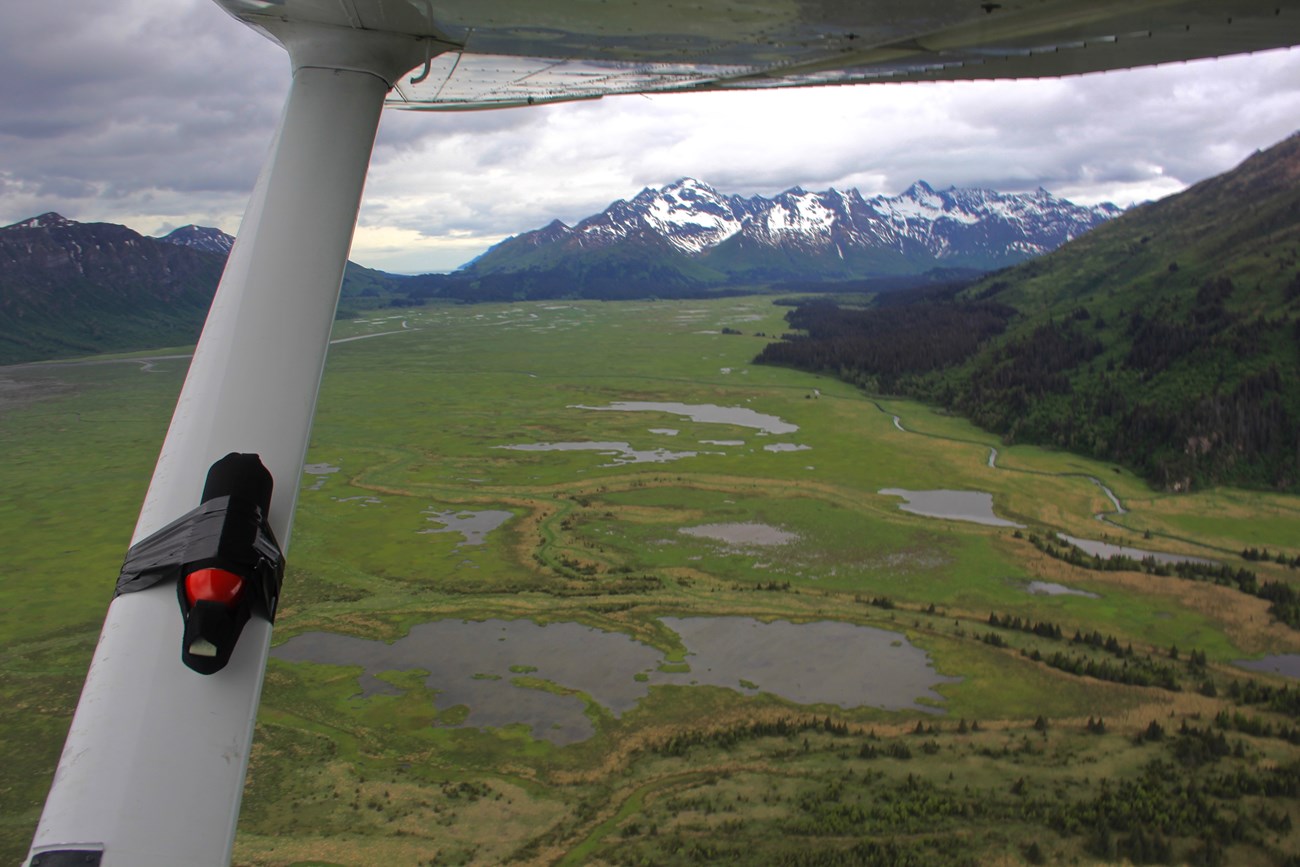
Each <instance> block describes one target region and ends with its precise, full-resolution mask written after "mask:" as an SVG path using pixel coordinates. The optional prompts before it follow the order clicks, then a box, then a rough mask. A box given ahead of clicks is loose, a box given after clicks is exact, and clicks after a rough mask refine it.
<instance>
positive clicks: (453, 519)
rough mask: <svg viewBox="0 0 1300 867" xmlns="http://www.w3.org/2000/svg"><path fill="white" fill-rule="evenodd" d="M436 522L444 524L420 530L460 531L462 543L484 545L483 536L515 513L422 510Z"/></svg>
mask: <svg viewBox="0 0 1300 867" xmlns="http://www.w3.org/2000/svg"><path fill="white" fill-rule="evenodd" d="M420 514H422V515H424V516H425V517H427V518H428V520H429V521H431V522H432V523H434V524H442V525H443V526H442V527H440V528H438V529H429V530H418V531H416V532H418V533H420V534H425V533H460V534H461V536H462V537H463V541H461V542H460V544H458V545H457V546H456V547H457V548H459V547H460V546H461V545H482V544H483V537H484V536H486V535H487V534H488V533H490V532H492V531H493V530H495V529H496V528H497V527H500V526H501V525H502V524H504V523H505V522H506V521H509V520H510V519H511V518H512V517H514V514H513V513H512V512H507V511H504V510H501V509H487V510H484V511H482V512H469V511H465V510H461V511H455V510H452V511H447V512H438V511H433V510H430V511H427V512H421V513H420Z"/></svg>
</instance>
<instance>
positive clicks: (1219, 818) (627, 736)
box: [0, 297, 1300, 867]
mask: <svg viewBox="0 0 1300 867" xmlns="http://www.w3.org/2000/svg"><path fill="white" fill-rule="evenodd" d="M783 312H784V308H781V307H776V306H774V305H772V304H771V303H770V300H769V299H765V298H761V297H752V298H729V299H719V300H711V301H691V302H689V303H678V302H626V303H608V302H605V303H601V302H572V303H565V304H550V305H541V304H516V305H501V306H478V307H456V306H446V307H441V306H430V307H426V308H421V309H416V310H410V311H403V312H401V313H400V314H398V315H399V316H400V319H399V320H398V321H401V322H402V323H403V326H404V329H403V330H402V331H401V332H397V333H393V334H390V333H389V332H392V328H393V320H392V319H391V315H390V314H386V315H385V316H384V317H382V318H380V317H376V318H374V319H369V320H364V321H355V322H340V323H338V324H337V326H336V337H337V338H339V339H340V340H348V342H340V343H337V344H336V345H335V347H334V348H333V350H332V351H331V355H330V360H329V364H328V367H327V370H326V375H325V379H324V385H323V389H322V393H321V396H320V401H319V404H318V406H319V409H318V414H317V420H316V425H315V428H314V431H313V436H312V444H311V450H310V453H309V459H308V462H309V466H308V467H307V468H305V472H304V476H303V478H302V479H301V480H300V481H296V483H298V484H299V485H300V498H299V507H298V512H297V517H296V523H295V528H294V534H293V540H292V547H291V550H290V551H289V563H290V567H289V574H288V576H287V579H286V582H285V589H284V596H283V599H282V607H281V610H280V614H279V617H278V620H277V624H276V631H275V643H276V648H275V656H274V658H273V659H272V662H271V664H270V667H269V669H268V673H267V681H266V687H265V690H264V693H263V701H262V707H261V711H260V715H259V718H258V728H257V738H256V741H255V746H254V752H253V756H252V759H251V762H250V772H249V782H248V786H247V790H246V793H245V797H244V812H243V816H242V818H241V824H240V831H239V835H238V838H237V841H236V850H235V851H236V859H235V860H236V863H237V864H241V865H257V867H263V865H266V867H269V865H307V864H320V863H329V864H393V863H401V864H421V863H423V864H428V863H437V864H497V863H504V862H513V863H520V864H539V865H540V864H561V863H570V864H602V863H603V864H638V863H652V864H693V863H699V864H711V863H746V864H748V863H754V864H757V863H772V862H773V861H774V860H776V861H781V860H782V859H783V860H784V862H785V863H790V864H809V865H811V864H815V863H831V862H832V861H833V859H835V858H840V859H841V860H840V862H838V863H857V862H865V863H872V861H873V858H874V861H875V862H876V863H882V862H883V863H889V862H888V861H887V860H886V859H885V856H884V855H881V854H880V853H888V852H893V853H894V856H896V859H895V860H897V861H900V862H901V861H903V860H904V859H906V858H911V859H913V860H915V861H917V862H918V863H920V862H923V863H935V864H944V863H953V864H964V863H981V862H999V863H1017V862H1018V861H1019V860H1022V859H1023V858H1024V857H1025V856H1024V853H1025V852H1026V851H1028V847H1029V846H1030V844H1031V843H1033V844H1036V845H1037V846H1038V851H1040V852H1041V853H1043V855H1044V856H1045V857H1046V858H1048V860H1052V861H1067V862H1070V861H1078V862H1079V863H1095V862H1098V861H1100V862H1105V861H1108V860H1109V861H1114V860H1117V859H1119V858H1121V857H1128V858H1130V859H1132V858H1134V857H1136V855H1135V853H1136V852H1137V848H1135V847H1138V846H1139V845H1147V843H1146V842H1144V841H1146V840H1147V837H1141V838H1139V836H1138V832H1139V831H1140V832H1141V833H1142V834H1144V835H1148V836H1149V835H1151V834H1158V835H1159V836H1160V839H1161V840H1162V841H1164V845H1167V846H1168V847H1169V848H1168V850H1167V851H1168V853H1169V854H1168V857H1167V858H1166V860H1167V861H1188V860H1194V859H1203V863H1211V862H1212V861H1213V858H1214V857H1219V858H1221V859H1226V860H1221V861H1220V863H1246V862H1251V863H1265V864H1268V863H1277V864H1282V863H1284V862H1285V860H1286V858H1288V857H1290V856H1293V855H1296V854H1300V834H1298V833H1297V832H1296V831H1294V830H1292V828H1293V827H1294V823H1295V822H1300V807H1298V804H1300V794H1298V793H1300V783H1297V782H1296V780H1297V777H1300V747H1297V745H1296V744H1297V743H1298V742H1300V737H1297V736H1296V735H1295V731H1296V726H1297V707H1296V703H1295V702H1294V700H1293V699H1294V691H1293V690H1283V686H1284V685H1287V684H1289V683H1290V681H1289V680H1288V679H1287V678H1286V677H1284V676H1282V675H1280V674H1278V673H1276V672H1275V671H1270V670H1266V671H1258V672H1252V671H1248V670H1246V669H1245V668H1242V667H1241V666H1239V665H1238V662H1239V661H1241V660H1260V661H1261V662H1262V663H1263V664H1264V665H1265V666H1266V667H1267V666H1269V665H1272V666H1273V667H1274V668H1276V666H1277V663H1276V662H1271V661H1268V660H1261V659H1260V658H1261V657H1265V656H1266V655H1267V656H1276V657H1285V658H1291V657H1288V655H1289V654H1297V653H1300V639H1298V636H1300V632H1297V631H1296V630H1294V629H1292V628H1291V627H1288V626H1287V625H1285V624H1284V623H1281V622H1278V620H1277V618H1276V617H1274V616H1272V615H1271V614H1270V603H1269V601H1267V600H1266V599H1264V598H1260V597H1258V596H1255V595H1249V594H1246V593H1244V592H1240V591H1239V590H1238V589H1237V588H1236V587H1234V586H1227V585H1220V584H1216V583H1215V582H1213V581H1194V580H1188V579H1184V578H1179V577H1177V576H1176V575H1153V574H1146V573H1141V572H1119V571H1099V570H1092V569H1086V568H1082V567H1079V566H1076V565H1072V564H1070V563H1068V562H1065V561H1063V560H1061V559H1057V558H1053V557H1051V556H1048V555H1046V554H1045V553H1044V552H1043V551H1042V550H1040V549H1039V548H1037V547H1035V546H1034V545H1032V544H1031V543H1030V541H1029V540H1028V538H1027V536H1028V535H1029V534H1033V533H1037V534H1040V535H1045V534H1047V533H1056V534H1069V535H1072V536H1074V537H1076V538H1080V539H1086V538H1090V537H1097V536H1101V535H1103V533H1104V535H1105V537H1106V538H1107V540H1108V542H1109V543H1111V544H1115V545H1123V546H1125V547H1129V548H1134V547H1138V548H1141V549H1143V550H1149V551H1153V552H1159V553H1161V554H1164V555H1168V556H1173V557H1180V556H1194V557H1202V558H1205V559H1213V560H1214V561H1215V562H1219V563H1223V564H1225V565H1229V566H1231V567H1233V568H1234V569H1236V568H1242V569H1246V568H1249V569H1250V570H1252V571H1254V572H1255V573H1257V575H1258V580H1259V582H1261V583H1263V582H1278V583H1279V584H1284V585H1287V586H1290V585H1294V584H1296V583H1297V575H1296V573H1295V571H1294V570H1290V569H1287V568H1286V567H1284V566H1281V565H1278V564H1276V563H1270V562H1251V563H1247V562H1245V561H1242V560H1241V559H1240V557H1239V556H1238V555H1237V553H1236V552H1239V551H1240V550H1241V549H1243V548H1245V547H1248V546H1259V547H1267V548H1268V549H1269V550H1271V551H1277V550H1281V551H1284V552H1287V553H1289V554H1290V555H1292V556H1294V555H1296V554H1300V548H1297V547H1296V544H1295V540H1296V539H1300V502H1297V500H1296V498H1293V497H1285V496H1280V495H1274V494H1259V493H1254V492H1244V491H1233V490H1215V491H1208V492H1204V493H1199V494H1192V495H1181V496H1173V495H1169V494H1164V493H1161V492H1156V491H1152V490H1150V489H1149V488H1147V487H1146V486H1145V484H1143V483H1142V482H1141V481H1140V480H1139V479H1136V478H1135V477H1133V476H1132V475H1131V474H1129V473H1127V472H1123V471H1116V469H1115V468H1114V467H1111V466H1109V465H1102V464H1098V463H1096V462H1093V461H1089V460H1086V459H1084V458H1080V457H1078V456H1075V455H1070V454H1065V453H1059V452H1052V451H1050V450H1046V449H1041V448H1035V447H1028V446H1020V445H1007V444H1004V443H1001V442H999V441H998V440H997V438H996V437H993V436H992V435H989V434H987V433H985V432H983V431H980V430H979V429H977V428H974V427H972V426H971V425H969V424H968V423H966V422H964V421H963V420H961V419H958V418H953V417H950V416H947V415H943V414H941V413H938V412H936V411H935V410H933V409H932V408H929V407H926V406H923V405H920V404H916V403H911V402H907V401H898V400H889V399H885V398H880V399H878V404H877V403H873V402H872V401H871V400H868V399H867V398H866V396H864V395H862V394H861V393H860V392H858V391H856V390H855V389H853V388H851V387H849V386H848V385H845V384H843V383H840V382H838V381H836V380H834V379H832V378H829V377H819V376H814V375H810V374H807V373H802V372H797V371H792V370H785V369H780V368H771V367H760V366H755V365H753V364H752V363H751V361H752V358H753V356H754V355H755V354H756V353H757V352H758V350H759V349H760V348H761V347H762V346H763V345H764V343H765V342H766V339H765V338H760V337H757V336H754V332H764V333H767V334H772V333H779V332H780V330H781V329H782V326H783V323H782V322H781V315H782V313H783ZM724 328H725V329H730V330H733V331H736V330H743V331H744V332H745V333H743V334H733V333H723V329H724ZM399 335H400V336H399ZM354 337H355V338H360V337H373V338H374V339H364V340H362V339H358V340H349V338H354ZM185 364H186V362H185V360H184V359H183V358H178V359H173V360H169V361H159V362H157V363H155V365H154V369H153V370H151V371H148V372H147V374H146V372H142V371H141V369H140V367H139V366H138V365H125V364H122V365H116V364H114V365H95V366H90V365H87V366H78V367H67V368H59V369H57V370H52V369H49V368H42V369H26V370H19V369H12V370H8V371H5V373H4V380H5V381H6V382H9V381H12V382H13V383H15V385H14V388H15V389H17V388H19V387H21V388H22V394H23V395H24V398H23V401H22V402H21V403H16V404H13V405H12V406H6V410H5V414H4V415H3V416H0V437H3V439H2V441H3V443H4V444H5V446H6V448H7V450H8V454H9V455H10V456H11V457H12V460H9V461H6V462H5V463H4V464H3V465H0V485H3V488H4V490H5V491H6V496H5V498H4V499H3V500H2V501H0V548H3V551H4V555H5V556H4V561H3V562H4V563H5V567H4V568H5V573H4V581H3V583H2V584H0V599H3V601H4V603H5V604H4V605H3V606H0V637H2V640H0V647H3V651H2V653H0V660H2V665H0V696H2V697H3V699H4V702H3V705H4V706H3V707H2V708H0V727H2V728H0V732H2V734H3V737H0V742H2V743H3V747H0V750H2V752H3V758H4V760H5V761H4V762H3V763H0V844H2V845H3V849H0V856H3V857H7V858H9V859H10V860H17V859H18V858H19V857H21V854H22V852H23V851H25V849H26V846H27V843H28V841H29V840H30V834H31V830H32V828H33V827H34V825H35V822H36V818H37V816H38V814H39V809H40V803H41V801H42V799H43V797H44V790H45V787H46V786H47V785H48V781H49V776H50V774H51V773H52V771H53V768H54V764H55V761H56V760H57V756H58V752H59V748H60V747H61V744H62V739H63V734H64V732H65V731H66V728H67V725H68V719H69V715H70V713H71V709H72V707H73V704H74V703H75V700H76V696H77V692H78V690H79V687H80V682H81V678H82V677H83V676H84V670H85V666H86V664H87V663H88V661H89V657H90V652H91V649H92V648H93V645H94V642H95V638H96V636H97V633H98V625H99V621H100V619H101V618H102V614H103V608H104V605H105V604H106V602H107V597H108V593H109V590H108V588H109V587H111V584H112V579H113V576H115V575H116V573H117V569H118V567H119V565H120V563H121V558H122V554H123V552H124V551H125V549H126V544H127V542H128V540H129V537H130V533H131V527H132V526H133V524H134V518H135V511H136V509H137V508H138V506H139V502H140V498H141V497H142V496H143V492H144V488H145V486H146V484H147V482H148V478H149V473H150V468H151V466H152V463H153V461H154V459H155V457H156V454H157V448H158V444H159V443H160V441H161V437H162V433H163V431H164V430H165V427H166V424H167V418H168V415H169V413H170V406H171V404H172V401H173V400H174V396H175V394H176V392H177V390H178V389H179V386H180V381H181V377H182V376H183V373H184V367H185ZM381 383H382V387H379V384H381ZM813 393H816V394H817V395H818V397H817V399H815V400H812V399H809V397H810V395H812V394H813ZM716 410H726V411H727V412H726V413H725V414H723V415H719V414H717V413H716V412H715V411H716ZM781 443H785V444H786V445H787V446H788V447H787V448H782V449H772V448H767V446H770V445H778V444H781ZM530 444H531V445H533V446H536V447H535V448H518V446H521V445H522V446H528V445H530ZM512 445H513V446H516V447H515V448H503V447H502V446H512ZM578 445H585V446H592V448H578V447H572V448H544V447H543V446H578ZM669 445H671V449H669V448H668V446H669ZM994 449H996V459H994V457H993V450H994ZM668 452H671V453H673V454H674V455H675V456H677V457H676V459H673V460H671V461H667V462H661V461H657V460H653V459H647V460H636V459H624V457H623V456H627V455H639V454H647V455H656V454H666V453H668ZM687 453H691V454H689V455H688V454H687ZM1099 479H1105V482H1106V484H1105V487H1104V488H1103V487H1102V486H1100V484H1099V483H1094V480H1099ZM890 490H901V491H906V492H910V495H914V494H916V493H917V492H936V491H960V492H967V493H975V492H978V493H981V494H983V495H984V496H985V497H987V498H988V500H987V502H985V503H984V504H983V505H979V506H978V507H977V512H975V513H973V514H979V515H983V516H989V515H991V516H992V517H993V518H994V519H995V520H997V521H1001V522H1003V523H1001V524H988V523H974V522H971V521H969V520H940V519H937V518H934V517H928V516H925V515H921V514H914V513H911V512H908V511H905V510H903V509H901V508H899V506H900V501H899V500H898V499H897V497H891V496H888V495H882V493H878V492H884V491H890ZM981 499H982V498H981ZM1120 503H1122V504H1123V508H1122V509H1120V507H1119V504H1120ZM1102 513H1105V514H1107V521H1108V523H1107V524H1105V525H1101V524H1099V523H1098V522H1097V520H1096V518H1095V517H1094V516H1095V515H1098V514H1102ZM1210 515H1213V516H1215V517H1214V518H1213V519H1211V518H1209V517H1207V516H1210ZM1019 525H1023V529H1022V528H1021V527H1020V526H1019ZM1103 526H1104V530H1103V531H1100V532H1099V528H1102V527H1103ZM1076 633H1077V635H1078V637H1079V640H1077V641H1076V640H1074V639H1073V638H1072V636H1075V635H1076ZM1094 635H1095V636H1096V638H1095V640H1094V639H1093V636H1094ZM313 642H315V644H313ZM304 648H306V649H304ZM416 648H418V652H417V651H416ZM440 672H441V673H440ZM888 683H897V684H899V690H898V691H897V692H889V691H888V690H886V685H887V684H888ZM1248 684H1249V685H1248ZM1103 718H1104V724H1099V723H1098V721H1099V720H1101V719H1103ZM1153 725H1154V726H1155V727H1156V728H1158V729H1159V730H1160V733H1161V734H1160V736H1159V737H1158V738H1157V737H1156V735H1155V734H1154V733H1153V732H1154V729H1152V726H1153ZM1220 739H1222V742H1223V743H1224V744H1226V746H1227V752H1226V753H1223V752H1221V751H1220V749H1219V746H1218V744H1219V742H1220ZM1180 745H1181V746H1180ZM1225 780H1232V781H1236V782H1232V783H1231V785H1229V783H1227V782H1224V781H1225ZM1190 783H1194V784H1195V785H1194V786H1192V787H1191V789H1189V788H1188V785H1189V784H1190ZM1233 787H1236V788H1233ZM1229 789H1231V791H1229ZM1190 790H1194V791H1197V792H1200V793H1202V794H1201V795H1198V798H1199V800H1197V801H1196V803H1195V804H1190V803H1189V802H1187V800H1186V799H1187V797H1188V795H1187V792H1188V791H1190ZM1125 798H1128V799H1130V800H1124V799H1125ZM1136 804H1141V805H1146V806H1141V807H1139V806H1134V805H1136ZM1151 805H1155V806H1154V807H1152V806H1151ZM1148 808H1150V810H1151V811H1152V812H1149V813H1144V812H1142V810H1144V809H1148ZM1179 817H1182V818H1179ZM1188 817H1193V818H1188ZM1220 828H1228V829H1236V830H1235V831H1234V832H1233V833H1234V834H1235V835H1236V836H1235V837H1232V838H1231V839H1229V838H1226V837H1225V838H1223V839H1220V837H1219V836H1218V835H1217V831H1215V830H1214V829H1220ZM1207 829H1209V830H1207ZM891 847H892V848H891ZM1126 847H1127V848H1126ZM1216 847H1217V848H1216ZM1215 852H1218V853H1219V854H1218V855H1217V856H1216V855H1214V853H1215ZM855 853H856V854H855ZM872 853H875V856H873V855H872ZM876 856H879V857H876ZM854 859H856V861H855V860H854ZM1204 859H1209V860H1204Z"/></svg>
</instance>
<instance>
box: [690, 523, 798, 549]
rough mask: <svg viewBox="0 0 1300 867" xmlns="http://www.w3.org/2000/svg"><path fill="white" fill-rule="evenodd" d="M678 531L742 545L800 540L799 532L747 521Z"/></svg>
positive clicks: (706, 525) (760, 544) (764, 545)
mask: <svg viewBox="0 0 1300 867" xmlns="http://www.w3.org/2000/svg"><path fill="white" fill-rule="evenodd" d="M677 532H679V533H682V534H684V535H686V536H695V537H696V538H700V539H712V540H714V541H715V542H726V543H727V544H729V545H739V546H742V547H751V546H759V547H766V546H768V545H788V544H790V543H791V542H797V541H799V534H798V533H791V532H789V531H788V530H782V529H781V528H779V527H773V526H771V525H769V524H760V523H758V522H756V521H747V522H744V523H734V524H701V525H700V526H698V527H683V528H681V529H680V530H678V531H677Z"/></svg>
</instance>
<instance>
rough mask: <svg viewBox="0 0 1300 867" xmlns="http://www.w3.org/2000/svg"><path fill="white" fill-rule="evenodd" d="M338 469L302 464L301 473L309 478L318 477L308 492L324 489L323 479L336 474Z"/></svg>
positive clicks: (321, 465) (328, 466)
mask: <svg viewBox="0 0 1300 867" xmlns="http://www.w3.org/2000/svg"><path fill="white" fill-rule="evenodd" d="M339 469H340V468H339V467H331V466H330V465H329V464H304V465H303V468H302V471H303V472H304V473H306V474H307V475H309V476H320V478H318V479H317V480H316V482H315V484H313V485H312V486H311V487H310V488H308V489H307V490H309V491H319V490H321V489H322V488H324V487H325V477H326V476H329V475H332V474H333V473H337V472H338V471H339Z"/></svg>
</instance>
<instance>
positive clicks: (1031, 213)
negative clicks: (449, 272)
mask: <svg viewBox="0 0 1300 867" xmlns="http://www.w3.org/2000/svg"><path fill="white" fill-rule="evenodd" d="M1119 213H1121V209H1119V208H1118V207H1116V206H1115V205H1112V204H1109V203H1106V204H1102V205H1097V206H1092V207H1085V206H1081V205H1075V204H1074V203H1072V202H1069V201H1067V200H1064V199H1058V198H1057V197H1055V196H1053V195H1052V194H1051V193H1049V192H1047V191H1046V190H1043V189H1041V188H1040V189H1039V190H1037V191H1035V192H1034V193H1030V194H1014V193H999V192H997V191H994V190H986V189H980V188H959V187H956V186H952V187H949V188H948V189H947V190H943V191H938V190H935V189H934V188H933V187H931V186H930V185H929V184H928V183H926V182H925V181H923V180H922V181H917V182H916V183H914V184H912V185H911V186H910V187H908V189H907V190H905V191H904V192H903V193H900V194H899V195H897V196H885V195H877V196H872V197H870V198H867V197H864V196H863V195H862V194H861V192H859V191H858V190H856V189H850V190H845V191H841V190H837V189H834V188H830V189H828V190H825V191H822V192H809V191H807V190H805V189H803V188H802V187H799V186H795V187H791V188H790V189H788V190H785V191H783V192H781V193H778V194H777V195H775V196H773V197H770V198H768V197H764V196H751V197H744V196H740V195H734V194H724V193H720V192H719V191H718V190H716V189H715V188H713V187H711V186H710V185H708V184H706V183H703V182H701V181H699V180H696V179H694V178H690V177H684V178H681V179H679V180H677V181H675V182H673V183H671V184H666V185H664V186H663V187H658V188H656V187H645V188H644V189H642V190H641V191H640V192H638V193H637V194H636V195H635V196H633V197H632V198H631V199H619V200H617V201H615V202H613V203H612V204H610V205H609V206H608V207H607V208H605V209H604V210H603V211H601V212H599V213H597V214H593V215H591V216H589V217H586V218H584V219H582V220H580V221H578V222H577V223H576V224H575V225H573V226H569V225H567V224H565V223H563V222H562V221H559V220H552V221H551V222H550V223H548V224H546V225H545V226H544V227H542V228H541V229H537V230H533V231H531V232H525V233H523V234H520V235H516V236H513V237H511V238H507V239H506V240H505V241H502V242H501V243H499V244H497V245H495V246H494V247H492V248H491V249H489V250H488V251H486V252H485V253H484V254H483V255H481V256H479V257H477V258H476V259H474V260H472V261H471V262H469V263H467V264H466V265H465V266H464V267H463V268H462V271H463V272H464V273H466V274H468V275H471V276H480V277H481V276H487V275H491V274H502V273H514V272H541V271H546V270H548V269H556V268H566V269H568V270H569V271H575V270H577V269H576V268H575V266H574V263H573V262H572V261H569V262H565V261H563V260H564V259H566V258H569V259H572V258H573V257H581V256H586V255H592V254H593V253H594V252H595V251H604V252H605V255H606V256H615V255H621V256H622V257H623V258H625V259H626V260H627V261H628V262H629V263H631V264H635V263H638V262H641V261H644V260H645V258H646V255H645V252H644V251H643V250H641V249H638V248H645V250H649V251H651V252H655V253H662V252H664V251H666V250H667V251H671V252H669V254H668V255H667V257H666V258H667V260H668V261H669V262H670V263H672V264H675V265H676V266H677V267H678V269H679V270H681V271H683V272H684V273H689V272H691V271H694V272H695V273H696V274H697V275H698V277H699V279H705V280H707V279H710V278H711V279H713V280H715V281H717V282H721V283H727V282H731V283H734V282H738V281H743V280H755V279H759V280H782V279H807V278H809V277H813V276H817V277H823V278H830V279H836V278H838V279H846V278H863V277H878V276H886V275H895V274H905V273H920V272H923V271H926V270H929V269H932V268H934V267H956V268H976V269H979V270H992V269H995V268H1000V267H1004V266H1006V265H1009V264H1014V263H1016V262H1019V261H1023V260H1024V259H1026V258H1029V257H1032V256H1036V255H1040V254H1041V253H1043V252H1046V251H1048V250H1051V249H1055V248H1056V247H1058V246H1060V244H1062V243H1064V242H1066V241H1067V240H1070V239H1072V238H1074V237H1077V236H1078V235H1081V234H1083V233H1085V232H1087V231H1089V230H1091V229H1092V228H1094V227H1095V226H1097V225H1100V224H1101V223H1103V222H1105V221H1107V220H1110V219H1112V218H1114V217H1115V216H1117V215H1118V214H1119ZM684 260H691V261H692V262H693V267H687V266H686V265H685V263H684Z"/></svg>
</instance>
